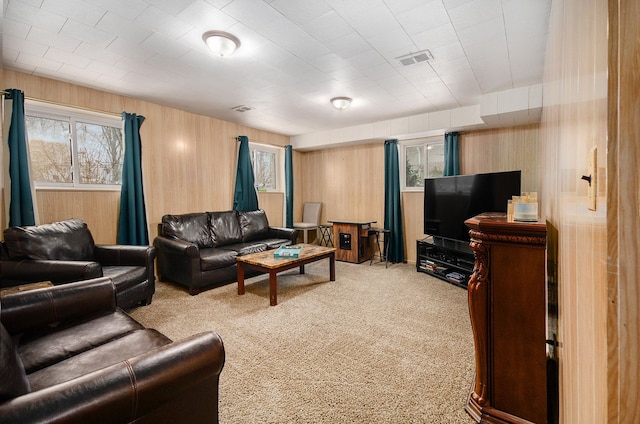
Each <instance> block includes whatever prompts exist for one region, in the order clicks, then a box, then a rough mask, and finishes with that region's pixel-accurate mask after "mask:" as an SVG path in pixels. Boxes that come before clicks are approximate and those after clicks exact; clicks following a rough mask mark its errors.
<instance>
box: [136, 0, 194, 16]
mask: <svg viewBox="0 0 640 424" xmlns="http://www.w3.org/2000/svg"><path fill="white" fill-rule="evenodd" d="M147 2H148V3H149V4H151V5H153V6H155V7H157V8H158V9H160V10H162V11H164V12H167V13H168V14H170V15H177V14H178V13H180V12H182V11H183V10H184V9H186V8H187V7H188V6H189V5H190V4H191V3H192V2H193V0H171V1H167V0H147Z"/></svg>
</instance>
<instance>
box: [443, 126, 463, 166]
mask: <svg viewBox="0 0 640 424" xmlns="http://www.w3.org/2000/svg"><path fill="white" fill-rule="evenodd" d="M458 174H460V157H459V154H458V133H457V132H450V133H446V134H445V135H444V172H443V175H444V176H445V177H448V176H451V175H458Z"/></svg>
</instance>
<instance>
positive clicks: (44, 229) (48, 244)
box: [4, 219, 94, 261]
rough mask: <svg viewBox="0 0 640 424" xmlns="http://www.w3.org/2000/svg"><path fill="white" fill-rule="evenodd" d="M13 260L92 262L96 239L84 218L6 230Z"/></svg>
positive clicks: (7, 242)
mask: <svg viewBox="0 0 640 424" xmlns="http://www.w3.org/2000/svg"><path fill="white" fill-rule="evenodd" d="M4 240H5V244H6V247H7V250H8V252H9V257H10V258H11V259H50V260H58V261H92V260H93V259H94V256H93V250H94V242H93V237H92V236H91V232H90V231H89V228H88V227H87V224H86V223H85V222H84V221H82V220H80V219H68V220H66V221H60V222H53V223H51V224H43V225H32V226H25V227H9V228H7V229H5V230H4Z"/></svg>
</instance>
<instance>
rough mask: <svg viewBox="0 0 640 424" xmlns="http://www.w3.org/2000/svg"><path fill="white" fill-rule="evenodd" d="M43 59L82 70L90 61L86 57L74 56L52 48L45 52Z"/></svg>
mask: <svg viewBox="0 0 640 424" xmlns="http://www.w3.org/2000/svg"><path fill="white" fill-rule="evenodd" d="M44 57H45V58H46V59H50V60H54V61H58V62H61V63H64V64H69V65H73V66H76V67H78V68H84V67H86V66H87V65H88V64H89V63H90V62H91V59H88V58H86V57H82V56H78V55H74V54H73V53H70V52H67V51H64V50H60V49H56V48H53V47H52V48H50V49H48V50H47V52H46V53H45V55H44Z"/></svg>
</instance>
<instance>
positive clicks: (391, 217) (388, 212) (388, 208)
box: [384, 139, 405, 263]
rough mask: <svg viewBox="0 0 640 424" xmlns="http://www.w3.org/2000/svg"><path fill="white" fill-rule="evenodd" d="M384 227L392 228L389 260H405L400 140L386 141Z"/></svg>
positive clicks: (396, 261)
mask: <svg viewBox="0 0 640 424" xmlns="http://www.w3.org/2000/svg"><path fill="white" fill-rule="evenodd" d="M384 228H385V229H386V230H391V243H390V244H389V253H388V255H389V261H391V262H394V263H398V262H404V261H405V258H404V234H403V230H402V207H401V205H400V165H399V162H398V140H395V139H394V140H387V141H385V142H384Z"/></svg>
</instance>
